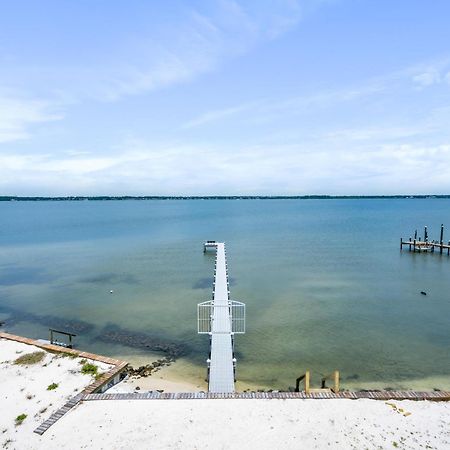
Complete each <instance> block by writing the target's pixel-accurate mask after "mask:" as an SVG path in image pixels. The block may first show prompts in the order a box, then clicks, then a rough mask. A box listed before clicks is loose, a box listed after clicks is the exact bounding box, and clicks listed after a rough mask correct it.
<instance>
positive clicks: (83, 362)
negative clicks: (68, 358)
mask: <svg viewBox="0 0 450 450" xmlns="http://www.w3.org/2000/svg"><path fill="white" fill-rule="evenodd" d="M79 363H80V364H85V363H87V359H85V358H83V359H80V361H79Z"/></svg>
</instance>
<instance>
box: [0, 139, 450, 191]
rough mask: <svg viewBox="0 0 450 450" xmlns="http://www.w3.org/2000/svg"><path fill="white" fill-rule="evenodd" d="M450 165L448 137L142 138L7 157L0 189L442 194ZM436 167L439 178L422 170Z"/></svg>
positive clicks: (2, 160)
mask: <svg viewBox="0 0 450 450" xmlns="http://www.w3.org/2000/svg"><path fill="white" fill-rule="evenodd" d="M280 155H282V157H280ZM199 160H200V161H201V164H199V163H198V161H199ZM305 161H307V164H305ZM449 165H450V145H449V144H447V143H439V144H436V145H414V144H402V143H398V144H383V145H379V144H377V143H367V145H365V146H363V147H361V146H359V147H354V146H350V145H348V144H343V145H340V146H335V147H334V148H333V149H330V148H329V146H327V145H324V144H323V142H322V143H316V144H314V145H312V146H311V145H309V144H308V145H302V144H298V143H297V144H295V145H279V146H277V147H274V146H263V145H250V146H240V147H238V148H236V149H233V151H231V152H230V151H224V149H223V147H211V146H209V145H208V146H206V145H204V146H199V145H195V146H190V145H185V144H172V145H167V146H159V147H156V146H154V145H150V144H146V143H145V142H144V141H136V142H129V143H124V144H123V147H122V149H121V150H117V151H116V152H115V153H111V154H109V155H107V156H104V157H100V156H96V155H89V154H87V155H81V154H80V155H73V156H68V155H60V156H59V157H58V156H56V155H50V154H41V155H32V154H23V155H0V189H2V191H3V192H5V191H7V190H8V189H7V188H8V186H9V183H10V182H11V180H14V181H15V183H16V185H17V186H21V187H20V191H16V192H12V193H15V194H27V193H30V192H29V191H27V189H29V187H28V186H29V184H27V183H29V182H30V180H31V181H32V188H31V189H32V193H34V194H37V193H40V194H45V193H52V194H67V193H71V194H100V193H101V194H124V193H129V194H145V193H148V194H153V195H172V194H181V193H182V194H185V195H189V194H191V195H193V194H257V193H268V194H274V193H280V194H302V193H305V194H310V193H324V194H326V193H343V194H351V193H359V194H364V193H365V194H371V193H372V194H373V193H393V192H398V193H411V192H416V193H430V192H431V193H433V192H434V193H439V192H441V193H442V192H448V191H449V190H450V181H449V179H448V176H447V173H446V170H447V168H448V167H449ZM310 167H320V171H319V172H317V171H312V170H310ZM431 170H432V171H433V177H432V178H433V179H432V180H431V177H424V176H423V174H424V173H428V172H429V171H431ZM337 172H338V173H339V174H340V176H339V177H336V173H337ZM119 179H120V186H118V183H117V180H119ZM280 179H282V180H283V183H280ZM369 179H370V183H367V180H369ZM21 181H24V182H26V183H24V184H23V185H21V184H20V182H21ZM17 182H19V184H17Z"/></svg>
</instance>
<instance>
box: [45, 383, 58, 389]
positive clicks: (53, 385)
mask: <svg viewBox="0 0 450 450" xmlns="http://www.w3.org/2000/svg"><path fill="white" fill-rule="evenodd" d="M57 387H58V383H52V384H49V385H48V387H47V391H53V390H54V389H56V388H57Z"/></svg>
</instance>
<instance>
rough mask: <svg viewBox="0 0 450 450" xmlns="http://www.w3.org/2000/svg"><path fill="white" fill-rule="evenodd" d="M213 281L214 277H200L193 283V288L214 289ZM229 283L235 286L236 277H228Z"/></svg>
mask: <svg viewBox="0 0 450 450" xmlns="http://www.w3.org/2000/svg"><path fill="white" fill-rule="evenodd" d="M213 282H214V278H212V277H207V278H200V279H199V280H197V281H196V282H195V283H194V284H193V285H192V289H212V286H213ZM228 283H229V284H230V286H235V285H236V278H233V277H230V278H228Z"/></svg>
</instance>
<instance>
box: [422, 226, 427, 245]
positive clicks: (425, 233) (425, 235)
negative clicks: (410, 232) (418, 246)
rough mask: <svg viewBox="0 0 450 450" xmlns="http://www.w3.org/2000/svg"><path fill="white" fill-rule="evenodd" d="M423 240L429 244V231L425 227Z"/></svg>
mask: <svg viewBox="0 0 450 450" xmlns="http://www.w3.org/2000/svg"><path fill="white" fill-rule="evenodd" d="M423 240H424V241H425V242H428V229H427V227H426V226H425V228H424V230H423Z"/></svg>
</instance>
